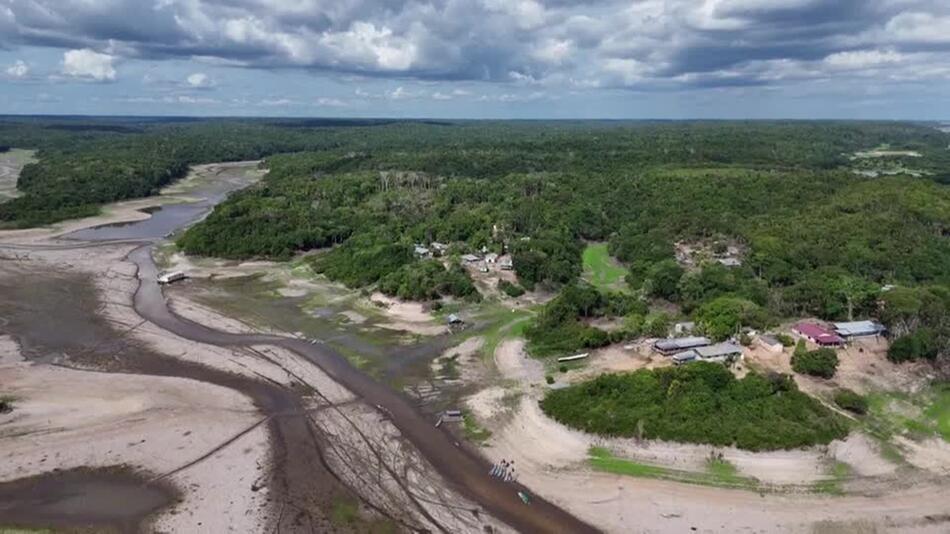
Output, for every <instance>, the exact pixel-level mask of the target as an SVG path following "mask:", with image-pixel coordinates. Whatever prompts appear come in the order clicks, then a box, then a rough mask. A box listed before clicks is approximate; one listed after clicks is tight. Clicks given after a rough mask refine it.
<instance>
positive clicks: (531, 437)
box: [468, 340, 947, 532]
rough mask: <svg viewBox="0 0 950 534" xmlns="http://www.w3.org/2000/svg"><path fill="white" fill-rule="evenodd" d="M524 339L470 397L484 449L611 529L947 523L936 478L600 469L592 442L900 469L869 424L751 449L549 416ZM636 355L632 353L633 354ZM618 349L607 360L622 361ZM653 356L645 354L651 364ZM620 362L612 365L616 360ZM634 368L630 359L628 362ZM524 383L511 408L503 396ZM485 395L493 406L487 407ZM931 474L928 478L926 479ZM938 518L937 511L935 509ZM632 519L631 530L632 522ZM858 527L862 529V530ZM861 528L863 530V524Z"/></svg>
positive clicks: (704, 455)
mask: <svg viewBox="0 0 950 534" xmlns="http://www.w3.org/2000/svg"><path fill="white" fill-rule="evenodd" d="M523 349H524V345H523V342H522V341H520V340H509V341H505V342H503V343H502V344H500V345H499V347H498V349H497V350H496V352H495V364H496V367H497V368H498V370H499V372H500V373H501V374H502V375H503V376H504V377H505V378H506V379H508V380H510V381H512V382H511V383H512V384H513V385H512V386H511V387H509V388H507V389H503V388H500V387H498V386H491V387H489V388H486V389H484V390H482V391H481V392H479V393H477V394H475V395H473V396H471V397H469V399H468V405H469V407H470V408H471V409H472V410H473V412H474V413H475V414H476V415H478V416H479V419H480V421H482V422H483V423H484V424H485V426H487V427H488V428H489V429H490V430H491V431H492V432H493V434H492V437H491V438H490V439H489V440H488V446H487V447H486V448H485V449H483V450H484V453H485V454H486V455H487V456H489V457H490V458H492V459H493V460H501V459H507V460H509V461H514V465H515V471H516V474H517V477H518V480H519V481H521V482H523V483H525V484H526V485H528V486H529V487H531V488H533V489H535V491H537V492H538V493H539V494H541V495H542V496H544V497H546V498H548V499H550V500H552V501H553V502H555V503H557V504H559V505H560V506H563V507H564V508H565V509H567V510H569V511H571V512H572V513H574V514H576V515H577V516H578V517H580V518H582V519H585V520H587V521H589V522H591V523H592V524H594V525H596V526H598V527H600V528H602V529H604V530H605V531H608V532H631V531H636V532H683V531H689V530H690V529H691V528H696V529H698V530H699V531H703V532H736V531H744V530H747V531H756V532H813V531H816V529H821V530H820V531H821V532H855V531H856V532H878V531H885V530H887V529H892V528H897V529H898V530H900V531H901V532H904V531H913V532H943V531H945V529H946V526H947V524H946V522H944V521H945V518H944V519H939V518H941V517H944V516H942V515H941V514H945V512H946V510H945V508H946V506H945V503H944V502H943V501H944V499H942V498H941V497H939V495H941V492H942V491H943V489H942V488H941V487H939V486H933V482H932V479H929V478H923V479H921V482H920V484H918V485H916V486H912V489H908V482H907V481H906V480H899V479H897V480H896V482H898V483H897V484H895V485H894V486H893V488H892V489H891V490H888V489H887V488H888V487H889V486H888V484H887V483H886V482H885V483H883V484H879V485H878V486H877V487H876V490H875V491H877V492H878V493H881V494H879V495H878V496H875V497H861V496H846V497H831V496H821V495H815V494H810V493H802V492H800V491H796V492H793V493H778V494H763V495H760V494H759V493H757V492H750V491H744V490H727V489H722V488H716V487H705V486H695V485H688V484H683V483H677V482H670V481H662V480H653V479H643V478H632V477H625V476H619V475H613V474H608V473H602V472H595V471H593V470H592V469H591V468H590V467H589V465H588V464H587V458H588V450H589V448H590V447H591V446H603V447H607V448H609V449H610V450H612V451H614V452H615V453H616V454H618V455H619V456H622V457H625V458H630V459H633V460H635V461H639V462H643V463H647V464H650V465H657V466H663V467H668V468H671V469H677V470H685V471H697V472H702V471H703V470H704V465H705V462H706V460H707V459H708V458H709V456H710V453H712V452H715V453H716V454H720V453H721V454H722V455H723V457H724V458H725V459H726V460H728V461H729V462H730V463H732V464H733V465H735V466H736V468H737V469H738V471H739V474H741V475H745V476H750V477H755V478H756V479H758V480H760V481H762V482H766V483H771V484H778V485H791V486H798V485H801V486H807V485H809V484H811V483H813V482H815V481H817V480H821V479H825V478H827V477H828V467H829V465H830V464H832V463H833V462H835V461H838V462H845V463H848V464H849V465H852V466H854V467H853V469H854V471H853V472H854V473H855V474H856V475H857V476H860V477H884V478H883V480H887V479H889V477H892V476H894V475H895V472H896V471H897V466H896V465H894V464H893V463H891V462H889V461H887V460H885V459H884V458H883V457H882V456H881V455H880V454H879V453H878V452H877V450H876V447H875V445H874V444H873V443H872V442H871V441H870V440H868V439H867V438H866V437H865V436H863V435H861V434H853V435H852V436H850V437H849V438H848V439H847V440H844V441H838V442H833V443H832V444H831V445H829V446H828V447H816V448H811V449H804V450H793V451H773V452H765V453H751V452H748V451H742V450H738V449H734V448H720V447H705V446H696V445H688V444H676V443H664V442H656V441H651V442H644V443H637V442H636V441H635V440H629V439H612V438H602V437H598V436H593V435H589V434H586V433H583V432H580V431H576V430H573V429H570V428H567V427H565V426H564V425H561V424H560V423H557V422H556V421H554V420H552V419H550V418H548V417H547V416H546V415H545V414H544V413H543V412H542V411H541V409H540V407H539V405H538V400H539V399H540V398H541V397H542V396H543V392H544V391H545V389H546V387H547V386H546V385H545V384H544V371H543V367H542V366H541V363H540V362H538V361H537V360H534V359H531V358H529V357H527V356H526V355H525V353H524V350H523ZM631 358H633V357H632V356H631ZM616 360H617V358H616V355H614V356H613V357H608V358H607V362H608V364H609V362H613V363H616ZM649 363H650V361H649V359H643V360H641V361H640V364H639V365H641V366H647V365H649ZM611 367H612V365H611ZM625 370H627V369H625ZM513 393H520V394H521V398H520V400H519V401H518V402H517V403H516V404H515V406H514V408H513V409H508V408H506V407H505V406H504V404H503V403H502V401H501V399H502V398H504V397H505V396H506V395H511V394H513ZM486 404H487V405H488V406H489V407H488V408H486ZM925 480H927V482H925ZM928 516H930V517H934V518H938V519H937V520H933V521H932V520H930V519H927V517H928ZM631 529H632V530H631ZM854 529H858V530H854ZM862 529H863V530H862Z"/></svg>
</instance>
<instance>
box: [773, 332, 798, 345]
mask: <svg viewBox="0 0 950 534" xmlns="http://www.w3.org/2000/svg"><path fill="white" fill-rule="evenodd" d="M775 339H777V340H778V342H779V343H781V344H782V346H783V347H791V346H793V345H795V340H794V339H792V336H790V335H788V334H775Z"/></svg>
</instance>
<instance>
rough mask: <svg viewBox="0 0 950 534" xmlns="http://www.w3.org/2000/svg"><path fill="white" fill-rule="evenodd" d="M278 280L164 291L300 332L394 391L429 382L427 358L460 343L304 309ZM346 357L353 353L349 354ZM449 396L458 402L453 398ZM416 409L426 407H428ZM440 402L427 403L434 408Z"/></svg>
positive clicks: (332, 310)
mask: <svg viewBox="0 0 950 534" xmlns="http://www.w3.org/2000/svg"><path fill="white" fill-rule="evenodd" d="M278 287H280V286H279V284H277V283H274V282H269V281H265V280H262V279H261V277H260V276H257V275H250V276H244V277H234V278H227V279H222V280H200V279H195V280H188V281H186V282H184V283H181V284H176V285H173V286H170V287H168V288H166V289H165V291H166V292H167V293H168V294H171V295H179V296H181V297H183V298H185V299H189V300H194V301H195V302H198V303H200V304H202V305H205V306H208V307H210V308H212V309H216V310H220V311H221V312H222V313H224V314H225V315H227V316H229V317H236V318H239V319H241V320H243V321H245V322H247V323H250V324H258V325H261V326H265V327H267V328H272V329H275V330H277V331H282V332H300V333H301V334H303V336H304V337H306V338H307V339H310V340H318V341H319V342H320V343H324V344H326V345H328V346H330V347H332V348H333V349H335V350H337V351H338V352H340V353H342V354H344V355H346V356H348V357H349V358H350V360H351V361H352V362H353V363H354V364H355V365H357V366H358V367H359V368H360V369H361V370H362V371H364V372H366V373H368V374H370V375H371V376H373V377H374V378H376V379H377V380H379V381H380V382H383V383H385V384H387V385H389V386H391V387H394V388H396V389H403V388H405V387H406V386H407V385H414V384H429V383H432V378H433V377H432V372H431V362H432V361H433V360H434V359H436V358H438V357H439V356H440V355H441V354H442V353H443V352H444V351H445V350H447V349H448V348H449V347H451V346H453V345H455V344H457V343H458V342H459V336H458V335H451V334H443V335H438V336H432V337H415V338H414V339H412V342H411V343H406V337H407V336H406V334H405V333H402V332H398V331H394V330H387V329H382V328H378V327H376V326H375V325H374V324H373V323H372V322H367V323H365V324H353V323H349V322H343V321H340V320H339V317H341V313H342V312H345V311H349V310H351V308H350V307H348V306H347V305H345V304H344V305H335V304H334V305H328V306H326V307H325V308H324V309H325V310H326V312H327V313H324V314H313V313H308V312H307V309H306V308H307V305H308V300H307V298H306V297H285V296H275V295H276V289H277V288H278ZM350 355H353V356H352V357H350ZM453 400H456V399H455V398H454V397H453ZM420 408H424V409H427V410H428V409H429V408H428V405H426V406H420ZM443 408H445V406H443V405H442V404H439V405H437V406H433V407H431V411H433V412H435V411H438V410H441V409H443Z"/></svg>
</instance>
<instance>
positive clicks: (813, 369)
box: [792, 348, 838, 378]
mask: <svg viewBox="0 0 950 534" xmlns="http://www.w3.org/2000/svg"><path fill="white" fill-rule="evenodd" d="M795 352H796V353H795V354H793V355H792V369H794V370H795V372H796V373H801V374H805V375H811V376H818V377H821V378H831V377H833V376H835V371H837V369H838V354H837V353H836V352H835V351H834V349H827V348H821V349H818V350H813V351H809V352H805V353H804V354H802V353H799V352H798V349H797V348H796V349H795Z"/></svg>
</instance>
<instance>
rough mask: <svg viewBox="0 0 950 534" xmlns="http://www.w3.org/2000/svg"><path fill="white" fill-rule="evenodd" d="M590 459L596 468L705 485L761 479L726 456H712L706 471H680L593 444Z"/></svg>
mask: <svg viewBox="0 0 950 534" xmlns="http://www.w3.org/2000/svg"><path fill="white" fill-rule="evenodd" d="M588 455H589V456H588V462H589V463H590V466H591V467H592V468H594V469H596V470H597V471H603V472H606V473H614V474H617V475H626V476H632V477H638V478H656V479H661V480H675V481H677V482H686V483H690V484H699V485H703V486H721V487H728V488H743V489H756V488H757V487H758V481H756V480H755V479H754V478H750V477H744V476H742V475H739V474H738V471H737V470H736V467H735V466H734V465H732V464H731V463H729V462H728V461H727V460H723V459H721V458H716V457H711V458H709V460H708V461H707V463H706V472H694V471H681V470H678V469H669V468H666V467H660V466H656V465H649V464H644V463H640V462H635V461H633V460H628V459H626V458H620V457H617V456H614V455H613V454H612V453H611V452H610V451H609V450H607V449H605V448H603V447H591V448H590V450H589V451H588Z"/></svg>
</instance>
